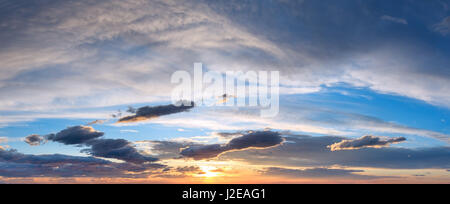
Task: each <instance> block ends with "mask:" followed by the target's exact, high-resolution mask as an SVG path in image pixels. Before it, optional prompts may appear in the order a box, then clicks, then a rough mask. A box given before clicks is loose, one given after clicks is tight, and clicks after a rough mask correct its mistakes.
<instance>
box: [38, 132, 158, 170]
mask: <svg viewBox="0 0 450 204" xmlns="http://www.w3.org/2000/svg"><path fill="white" fill-rule="evenodd" d="M103 135H104V133H103V132H99V131H96V130H95V129H94V128H92V127H87V126H76V127H70V128H67V129H65V130H62V131H61V132H59V133H57V134H50V135H48V136H46V137H47V138H48V140H50V141H54V142H59V143H63V144H66V145H81V146H83V145H84V146H87V147H89V148H87V149H84V150H82V152H84V153H88V154H90V155H92V156H96V157H104V158H111V159H118V160H122V161H125V162H131V163H136V164H142V163H146V162H155V161H157V160H158V159H157V158H153V157H149V156H145V155H143V154H141V153H140V152H139V151H138V150H137V149H136V147H135V146H134V145H133V144H132V143H131V142H129V141H127V140H123V139H99V137H102V136H103Z"/></svg>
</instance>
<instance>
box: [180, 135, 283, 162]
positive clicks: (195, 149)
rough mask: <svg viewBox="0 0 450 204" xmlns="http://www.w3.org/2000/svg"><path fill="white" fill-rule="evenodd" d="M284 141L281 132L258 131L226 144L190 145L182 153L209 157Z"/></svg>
mask: <svg viewBox="0 0 450 204" xmlns="http://www.w3.org/2000/svg"><path fill="white" fill-rule="evenodd" d="M283 141H284V140H283V138H282V137H281V135H280V133H277V132H271V131H258V132H251V133H248V134H246V135H243V136H241V137H237V138H234V139H232V140H231V141H230V142H228V143H227V144H225V145H220V144H213V145H202V146H192V147H188V148H185V149H183V150H182V151H181V152H180V154H181V155H183V156H184V157H189V158H194V159H196V160H200V159H209V158H214V157H217V156H219V155H220V154H223V153H225V152H230V151H237V150H244V149H249V148H270V147H275V146H277V145H280V144H282V143H283Z"/></svg>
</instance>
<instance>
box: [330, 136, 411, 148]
mask: <svg viewBox="0 0 450 204" xmlns="http://www.w3.org/2000/svg"><path fill="white" fill-rule="evenodd" d="M404 141H406V138H404V137H398V138H392V139H388V140H382V138H381V137H376V136H371V135H367V136H363V137H361V138H359V139H354V140H343V141H341V142H338V143H335V144H332V145H330V146H328V148H330V149H331V151H340V150H355V149H362V148H382V147H387V146H389V145H390V144H396V143H400V142H404Z"/></svg>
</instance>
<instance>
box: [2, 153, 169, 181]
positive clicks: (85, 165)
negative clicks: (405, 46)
mask: <svg viewBox="0 0 450 204" xmlns="http://www.w3.org/2000/svg"><path fill="white" fill-rule="evenodd" d="M163 168H166V166H165V165H161V164H142V165H138V164H132V163H113V162H110V161H106V160H102V159H97V158H94V157H76V156H68V155H58V154H55V155H26V154H22V153H19V152H17V151H16V150H8V151H6V150H0V176H2V177H8V178H11V177H101V178H104V177H108V178H115V177H120V178H140V177H144V178H145V177H148V176H149V175H152V174H154V173H155V172H154V171H156V170H158V169H163Z"/></svg>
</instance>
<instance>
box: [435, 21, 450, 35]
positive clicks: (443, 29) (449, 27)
mask: <svg viewBox="0 0 450 204" xmlns="http://www.w3.org/2000/svg"><path fill="white" fill-rule="evenodd" d="M433 29H434V31H436V32H439V33H441V34H442V35H448V34H450V16H448V17H446V18H444V19H443V20H442V21H441V22H440V23H438V24H436V25H434V26H433Z"/></svg>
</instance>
